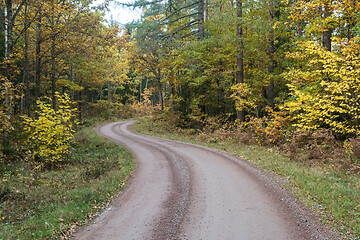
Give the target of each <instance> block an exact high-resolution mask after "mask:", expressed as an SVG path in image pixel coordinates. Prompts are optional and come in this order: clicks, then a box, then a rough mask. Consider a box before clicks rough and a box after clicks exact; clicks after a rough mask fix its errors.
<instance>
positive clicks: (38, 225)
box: [0, 126, 135, 239]
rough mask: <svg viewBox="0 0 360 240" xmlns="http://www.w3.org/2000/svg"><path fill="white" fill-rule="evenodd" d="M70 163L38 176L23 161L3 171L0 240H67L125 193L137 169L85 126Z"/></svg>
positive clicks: (120, 150)
mask: <svg viewBox="0 0 360 240" xmlns="http://www.w3.org/2000/svg"><path fill="white" fill-rule="evenodd" d="M71 152H72V153H71V156H70V159H69V160H68V161H67V162H66V163H64V165H62V166H60V167H58V168H56V169H49V170H46V169H43V170H41V171H36V170H34V169H33V168H32V166H31V165H30V164H29V163H27V162H25V161H23V162H17V163H16V162H15V163H9V164H6V165H5V164H3V165H1V166H0V174H1V175H0V177H1V178H0V181H1V186H0V239H63V238H67V237H68V236H69V233H70V232H71V231H72V230H73V229H74V228H75V227H76V226H78V225H82V224H84V223H86V222H87V221H88V220H89V219H91V218H92V217H94V216H96V215H97V214H98V213H99V211H100V210H101V209H103V208H105V207H106V206H107V204H108V203H109V202H110V200H111V199H112V197H113V196H115V195H116V194H117V193H119V192H120V191H121V189H122V188H123V187H124V184H125V182H126V181H127V179H128V177H129V176H130V174H131V172H132V171H133V170H134V168H135V164H134V162H133V161H132V155H131V154H130V153H129V152H128V151H127V150H126V149H125V148H124V147H121V146H118V145H116V144H114V143H111V142H109V141H107V140H105V139H104V138H102V137H100V136H98V135H96V133H95V132H94V130H93V127H92V126H87V127H84V128H82V129H81V130H80V131H78V132H77V133H76V135H75V144H74V145H73V148H72V149H71Z"/></svg>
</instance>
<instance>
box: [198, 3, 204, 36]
mask: <svg viewBox="0 0 360 240" xmlns="http://www.w3.org/2000/svg"><path fill="white" fill-rule="evenodd" d="M198 1H199V2H198V4H199V5H198V6H199V12H198V21H199V40H201V39H203V38H204V37H205V28H204V11H205V3H204V0H198Z"/></svg>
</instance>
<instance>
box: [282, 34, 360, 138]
mask: <svg viewBox="0 0 360 240" xmlns="http://www.w3.org/2000/svg"><path fill="white" fill-rule="evenodd" d="M336 41H337V42H334V44H337V45H338V46H341V49H340V50H339V51H338V52H329V51H326V50H324V49H323V48H321V47H319V46H316V44H313V43H312V42H307V43H305V44H304V45H303V46H302V49H301V50H300V51H299V52H298V53H297V55H301V54H304V55H306V56H307V57H306V58H304V67H302V68H299V69H295V70H292V71H290V72H289V73H287V74H285V77H286V78H287V79H288V80H289V81H290V82H291V83H290V84H288V87H289V89H290V90H291V93H290V94H291V95H292V98H291V100H290V101H288V102H287V103H285V105H284V107H285V108H286V109H287V110H288V111H289V112H290V113H291V114H292V115H293V119H294V120H295V124H294V125H295V126H296V127H300V128H302V129H305V130H313V129H317V128H319V127H325V126H327V127H329V128H330V129H331V130H332V131H334V132H336V133H338V134H343V135H347V134H360V127H359V125H358V123H357V122H358V119H360V75H359V73H360V62H359V56H360V52H359V50H358V49H359V48H360V43H359V42H358V40H357V38H354V39H353V40H351V41H348V42H346V41H343V40H339V39H337V40H336ZM340 43H341V44H340Z"/></svg>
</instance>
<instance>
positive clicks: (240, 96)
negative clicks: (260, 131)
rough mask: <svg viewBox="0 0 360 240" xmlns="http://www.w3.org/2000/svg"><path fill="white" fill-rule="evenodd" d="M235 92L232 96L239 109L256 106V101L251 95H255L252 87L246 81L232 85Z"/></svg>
mask: <svg viewBox="0 0 360 240" xmlns="http://www.w3.org/2000/svg"><path fill="white" fill-rule="evenodd" d="M231 90H232V91H233V94H232V95H231V97H232V98H233V99H235V101H236V102H235V105H236V109H237V110H245V109H252V108H255V107H256V104H255V101H254V100H253V98H252V97H251V96H252V95H253V93H252V90H251V88H250V87H249V86H248V84H246V83H238V84H236V85H234V86H232V87H231Z"/></svg>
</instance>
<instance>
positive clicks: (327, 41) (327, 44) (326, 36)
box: [322, 4, 333, 52]
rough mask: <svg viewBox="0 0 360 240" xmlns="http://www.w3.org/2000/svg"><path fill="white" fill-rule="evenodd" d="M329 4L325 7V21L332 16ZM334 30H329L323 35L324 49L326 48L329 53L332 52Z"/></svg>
mask: <svg viewBox="0 0 360 240" xmlns="http://www.w3.org/2000/svg"><path fill="white" fill-rule="evenodd" d="M329 8H330V7H329V4H326V5H325V8H324V19H326V18H328V17H330V16H331V12H330V9H329ZM332 32H333V29H331V28H329V27H328V28H327V30H326V31H324V32H323V33H322V45H323V47H324V48H326V49H327V50H328V51H329V52H331V36H332Z"/></svg>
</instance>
